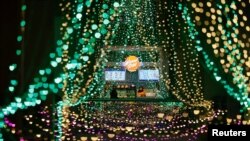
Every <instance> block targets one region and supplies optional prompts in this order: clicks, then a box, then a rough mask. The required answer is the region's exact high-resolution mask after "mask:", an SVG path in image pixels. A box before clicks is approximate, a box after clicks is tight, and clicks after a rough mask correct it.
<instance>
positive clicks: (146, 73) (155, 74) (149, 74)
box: [139, 69, 160, 81]
mask: <svg viewBox="0 0 250 141" xmlns="http://www.w3.org/2000/svg"><path fill="white" fill-rule="evenodd" d="M159 78H160V73H159V70H158V69H154V70H152V69H151V70H139V80H155V81H158V80H159Z"/></svg>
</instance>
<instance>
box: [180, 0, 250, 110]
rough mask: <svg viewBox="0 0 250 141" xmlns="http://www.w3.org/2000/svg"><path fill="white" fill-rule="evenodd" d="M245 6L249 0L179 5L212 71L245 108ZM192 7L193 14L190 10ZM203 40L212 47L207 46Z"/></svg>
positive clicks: (246, 81) (248, 101) (246, 67)
mask: <svg viewBox="0 0 250 141" xmlns="http://www.w3.org/2000/svg"><path fill="white" fill-rule="evenodd" d="M240 7H241V8H240ZM245 7H246V3H245V2H241V1H234V0H233V1H230V3H225V1H224V0H222V1H221V2H213V1H211V2H210V1H209V2H199V3H198V4H196V3H194V2H188V3H187V5H183V4H179V8H180V9H181V10H183V12H182V13H183V18H184V19H185V20H186V22H187V25H188V26H189V33H190V36H191V38H192V39H193V40H196V49H197V50H198V51H199V52H201V53H202V54H203V56H204V58H205V63H206V65H207V67H208V69H209V70H211V71H212V73H213V75H214V77H215V79H216V80H217V81H219V82H221V83H222V84H223V85H224V88H225V89H226V90H227V92H228V94H229V95H230V96H233V97H234V98H235V99H236V100H238V101H239V102H240V104H241V105H242V106H243V110H247V109H248V108H249V105H250V99H249V98H248V93H249V90H248V89H249V84H248V83H249V75H248V70H249V67H248V60H249V52H247V50H246V47H247V44H248V43H247V40H246V39H248V38H247V34H245V31H246V30H247V31H248V29H249V25H247V24H246V23H245V22H246V21H247V16H246V15H244V12H243V10H242V8H245ZM192 9H194V15H193V16H191V15H190V14H189V13H190V12H191V10H192ZM203 15H204V16H203ZM239 15H242V16H239ZM201 18H204V19H201ZM192 19H194V20H192ZM201 21H204V22H203V23H202V22H201ZM209 21H211V23H210V22H209ZM196 27H199V28H196ZM240 33H241V34H240ZM198 35H204V38H205V39H206V41H204V40H203V39H199V38H198ZM240 35H242V36H240ZM248 40H249V39H248ZM202 41H203V42H206V43H207V44H208V45H209V46H210V47H211V48H205V47H203V46H202V45H201V44H202ZM210 52H212V53H213V54H214V55H211V54H212V53H210ZM226 77H229V78H226ZM230 80H232V81H230Z"/></svg>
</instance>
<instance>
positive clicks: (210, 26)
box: [0, 0, 250, 140]
mask: <svg viewBox="0 0 250 141" xmlns="http://www.w3.org/2000/svg"><path fill="white" fill-rule="evenodd" d="M59 6H60V7H61V12H62V15H64V17H63V19H62V24H61V27H60V32H61V35H62V37H61V39H60V40H57V46H56V49H55V52H52V53H50V55H49V57H50V59H51V61H50V66H49V67H47V68H44V69H41V70H39V72H38V76H37V77H35V78H34V82H33V83H32V84H30V85H29V88H28V90H27V91H26V92H25V93H24V97H16V98H15V101H14V102H11V103H10V104H9V105H8V106H6V107H3V108H2V109H0V129H1V130H2V128H4V127H7V126H8V125H9V124H8V123H7V122H5V123H4V117H5V116H7V115H10V114H14V113H15V112H16V111H17V110H18V109H26V108H27V107H30V106H35V105H38V104H40V103H41V102H42V100H46V97H47V95H48V94H51V93H59V92H61V91H62V93H63V96H62V97H63V98H62V100H61V101H59V102H58V103H57V111H56V114H57V127H58V129H57V132H58V135H57V139H58V140H70V139H72V140H76V138H78V139H86V138H87V137H85V136H82V135H81V137H76V136H72V133H74V132H73V128H74V129H78V128H82V129H81V130H80V129H79V130H78V132H80V133H82V132H84V133H86V134H88V135H91V137H90V138H91V139H92V140H96V139H103V138H105V137H104V136H103V135H105V134H109V136H108V138H115V139H116V140H138V139H139V140H143V139H152V140H157V139H162V140H167V139H178V138H182V137H184V138H185V137H187V136H189V135H191V136H192V139H196V136H197V135H198V134H200V133H205V132H206V125H207V123H209V122H211V121H212V120H213V119H214V118H215V119H216V118H217V117H219V115H218V114H217V113H218V112H214V111H212V110H211V102H209V101H206V100H205V99H204V97H203V88H202V79H201V76H200V73H201V72H200V64H199V62H198V53H199V52H201V53H202V55H203V56H204V57H205V63H206V65H207V66H208V68H209V69H210V70H212V71H213V75H214V76H215V78H216V80H217V81H220V82H221V83H222V84H224V86H225V88H226V89H227V91H228V93H229V94H230V95H233V96H234V97H235V98H236V99H237V100H238V101H240V102H241V104H242V105H244V107H245V108H248V107H249V102H250V100H249V98H248V97H247V95H248V91H249V90H248V89H249V86H248V83H249V75H250V74H249V73H248V71H249V52H247V50H246V49H245V48H246V47H249V43H247V41H249V38H248V35H247V34H242V38H241V37H240V32H241V31H242V28H243V29H244V30H247V31H249V30H250V29H249V26H248V25H247V26H246V22H247V16H244V11H243V10H242V9H238V8H237V7H241V6H242V7H246V3H245V2H241V1H240V0H239V1H230V3H229V4H226V3H225V1H224V0H221V2H220V3H219V2H218V3H217V2H213V1H212V2H210V1H209V2H198V3H197V2H192V1H190V0H188V1H187V2H183V1H153V0H149V1H138V0H120V1H116V0H111V1H110V0H103V1H99V0H95V1H93V0H75V1H69V0H63V1H62V2H61V3H60V5H59ZM204 7H205V8H204ZM192 8H193V9H194V10H193V11H191V9H192ZM25 9H26V6H25V5H24V6H22V10H23V11H25ZM178 9H179V11H178ZM191 13H194V15H191ZM196 14H197V15H196ZM199 14H201V15H202V14H204V15H205V16H206V18H205V20H201V18H202V17H201V16H199ZM236 15H242V17H241V18H240V19H239V18H238V17H239V16H236ZM181 18H183V19H184V20H185V22H186V23H183V22H182V21H183V19H181ZM192 19H194V20H192ZM240 20H241V21H240ZM202 21H204V23H203V22H202ZM209 21H211V23H210V22H209ZM239 21H240V22H239ZM223 23H226V25H225V26H224V25H223ZM20 26H21V27H25V21H24V20H22V21H21V23H20ZM198 27H199V28H198ZM239 27H240V28H239ZM203 34H204V36H202V37H203V38H204V39H198V35H203ZM17 40H18V42H22V41H23V37H22V36H18V38H17ZM204 40H205V43H206V44H208V45H211V47H212V48H210V50H209V49H207V48H204V47H202V46H201V44H203V42H204ZM118 46H122V51H121V53H122V54H125V53H126V52H129V46H135V47H136V49H138V50H139V49H140V48H141V47H142V46H146V47H149V48H150V51H151V52H149V55H144V54H143V53H141V52H138V54H139V55H140V56H144V57H145V58H143V59H145V60H157V55H155V54H154V52H153V51H154V50H157V49H159V48H160V49H161V50H162V51H163V53H164V56H161V57H162V58H161V59H162V60H161V61H162V62H164V63H163V66H162V70H161V72H162V73H161V76H160V77H161V85H160V87H161V89H164V90H166V91H164V93H165V94H166V95H167V90H169V91H171V92H172V93H173V94H174V95H175V96H176V97H177V99H178V100H180V101H182V102H183V103H184V104H185V105H184V106H183V105H179V106H178V105H177V107H175V108H173V107H171V106H173V105H175V104H174V103H170V105H168V103H159V104H153V105H151V107H150V106H147V104H144V105H143V104H140V103H136V104H130V105H131V106H132V107H128V106H127V107H124V105H122V103H120V104H121V105H119V104H117V107H118V108H119V106H120V109H126V108H128V109H126V110H125V111H124V110H118V109H117V107H112V106H113V105H112V104H105V103H98V102H87V101H86V100H88V99H89V98H90V97H93V96H95V95H98V94H100V93H101V92H102V91H103V89H104V85H105V81H103V79H102V77H103V75H104V73H103V70H104V69H105V67H106V65H107V61H108V60H107V54H108V52H107V51H106V48H111V49H115V48H117V47H118ZM195 49H196V50H195ZM210 52H212V53H213V55H211V53H210ZM242 52H243V53H242ZM20 53H21V52H20V51H17V55H19V54H20ZM240 53H241V54H240ZM211 56H212V57H211ZM118 57H119V56H118ZM112 59H116V58H112ZM122 59H124V58H122ZM247 59H248V60H247ZM218 60H219V61H218ZM218 64H221V67H218V66H219V65H218ZM16 67H17V65H16V64H13V65H11V66H10V70H15V68H16ZM153 67H155V68H157V67H159V66H158V64H157V63H156V62H155V63H154V65H153ZM61 68H62V71H59V72H60V73H58V74H57V76H56V77H55V78H53V82H48V77H49V75H50V74H51V73H52V72H54V71H55V70H57V69H58V70H61ZM221 70H222V71H221ZM224 73H226V74H224ZM227 75H230V76H231V78H232V80H233V81H232V83H230V82H228V81H226V80H225V76H227ZM17 84H18V82H17V81H16V80H12V81H11V85H10V87H9V90H10V91H14V89H15V88H14V87H13V86H16V85H17ZM235 86H236V87H235ZM127 105H128V104H127ZM145 105H146V106H145ZM159 105H160V106H159ZM105 106H106V107H108V110H107V109H105ZM175 106H176V105H175ZM186 106H188V107H189V108H187V107H186ZM142 107H143V109H141V108H142ZM145 107H147V108H145ZM168 108H169V109H168ZM138 109H141V111H138ZM170 111H171V112H170ZM103 113H105V114H104V115H102V114H103ZM170 113H171V114H170ZM190 115H192V116H193V117H191V116H190ZM139 118H145V119H147V121H145V122H143V121H141V120H140V119H139ZM107 119H109V120H107ZM238 119H239V116H238ZM229 121H230V123H231V122H232V120H229V119H228V122H229ZM49 122H54V121H49ZM99 123H101V124H99ZM244 123H245V124H247V121H245V122H244ZM39 127H40V126H39ZM41 127H42V126H41ZM96 129H100V130H96ZM149 129H150V130H149ZM169 129H170V130H169ZM46 132H47V131H46ZM107 132H111V133H107ZM119 133H124V134H123V135H122V134H119ZM147 133H150V134H149V135H148V134H147ZM138 135H140V136H143V137H138ZM152 135H159V136H158V137H159V138H154V137H153V136H152ZM41 136H42V135H41V134H40V133H38V134H36V137H38V138H40V137H41ZM71 137H72V138H71ZM1 138H2V134H0V140H1ZM190 140H191V139H190Z"/></svg>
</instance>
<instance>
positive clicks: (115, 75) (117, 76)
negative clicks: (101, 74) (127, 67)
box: [105, 70, 126, 81]
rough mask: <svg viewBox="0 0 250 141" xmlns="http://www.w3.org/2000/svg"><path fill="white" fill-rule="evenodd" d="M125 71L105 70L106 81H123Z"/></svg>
mask: <svg viewBox="0 0 250 141" xmlns="http://www.w3.org/2000/svg"><path fill="white" fill-rule="evenodd" d="M125 76H126V71H123V70H106V71H105V80H106V81H125Z"/></svg>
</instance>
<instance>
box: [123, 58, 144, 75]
mask: <svg viewBox="0 0 250 141" xmlns="http://www.w3.org/2000/svg"><path fill="white" fill-rule="evenodd" d="M140 66H141V63H140V61H139V58H137V57H136V56H128V57H127V58H126V60H125V62H124V67H125V68H126V69H127V70H128V71H130V72H135V71H137V69H138V68H139V67H140Z"/></svg>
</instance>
